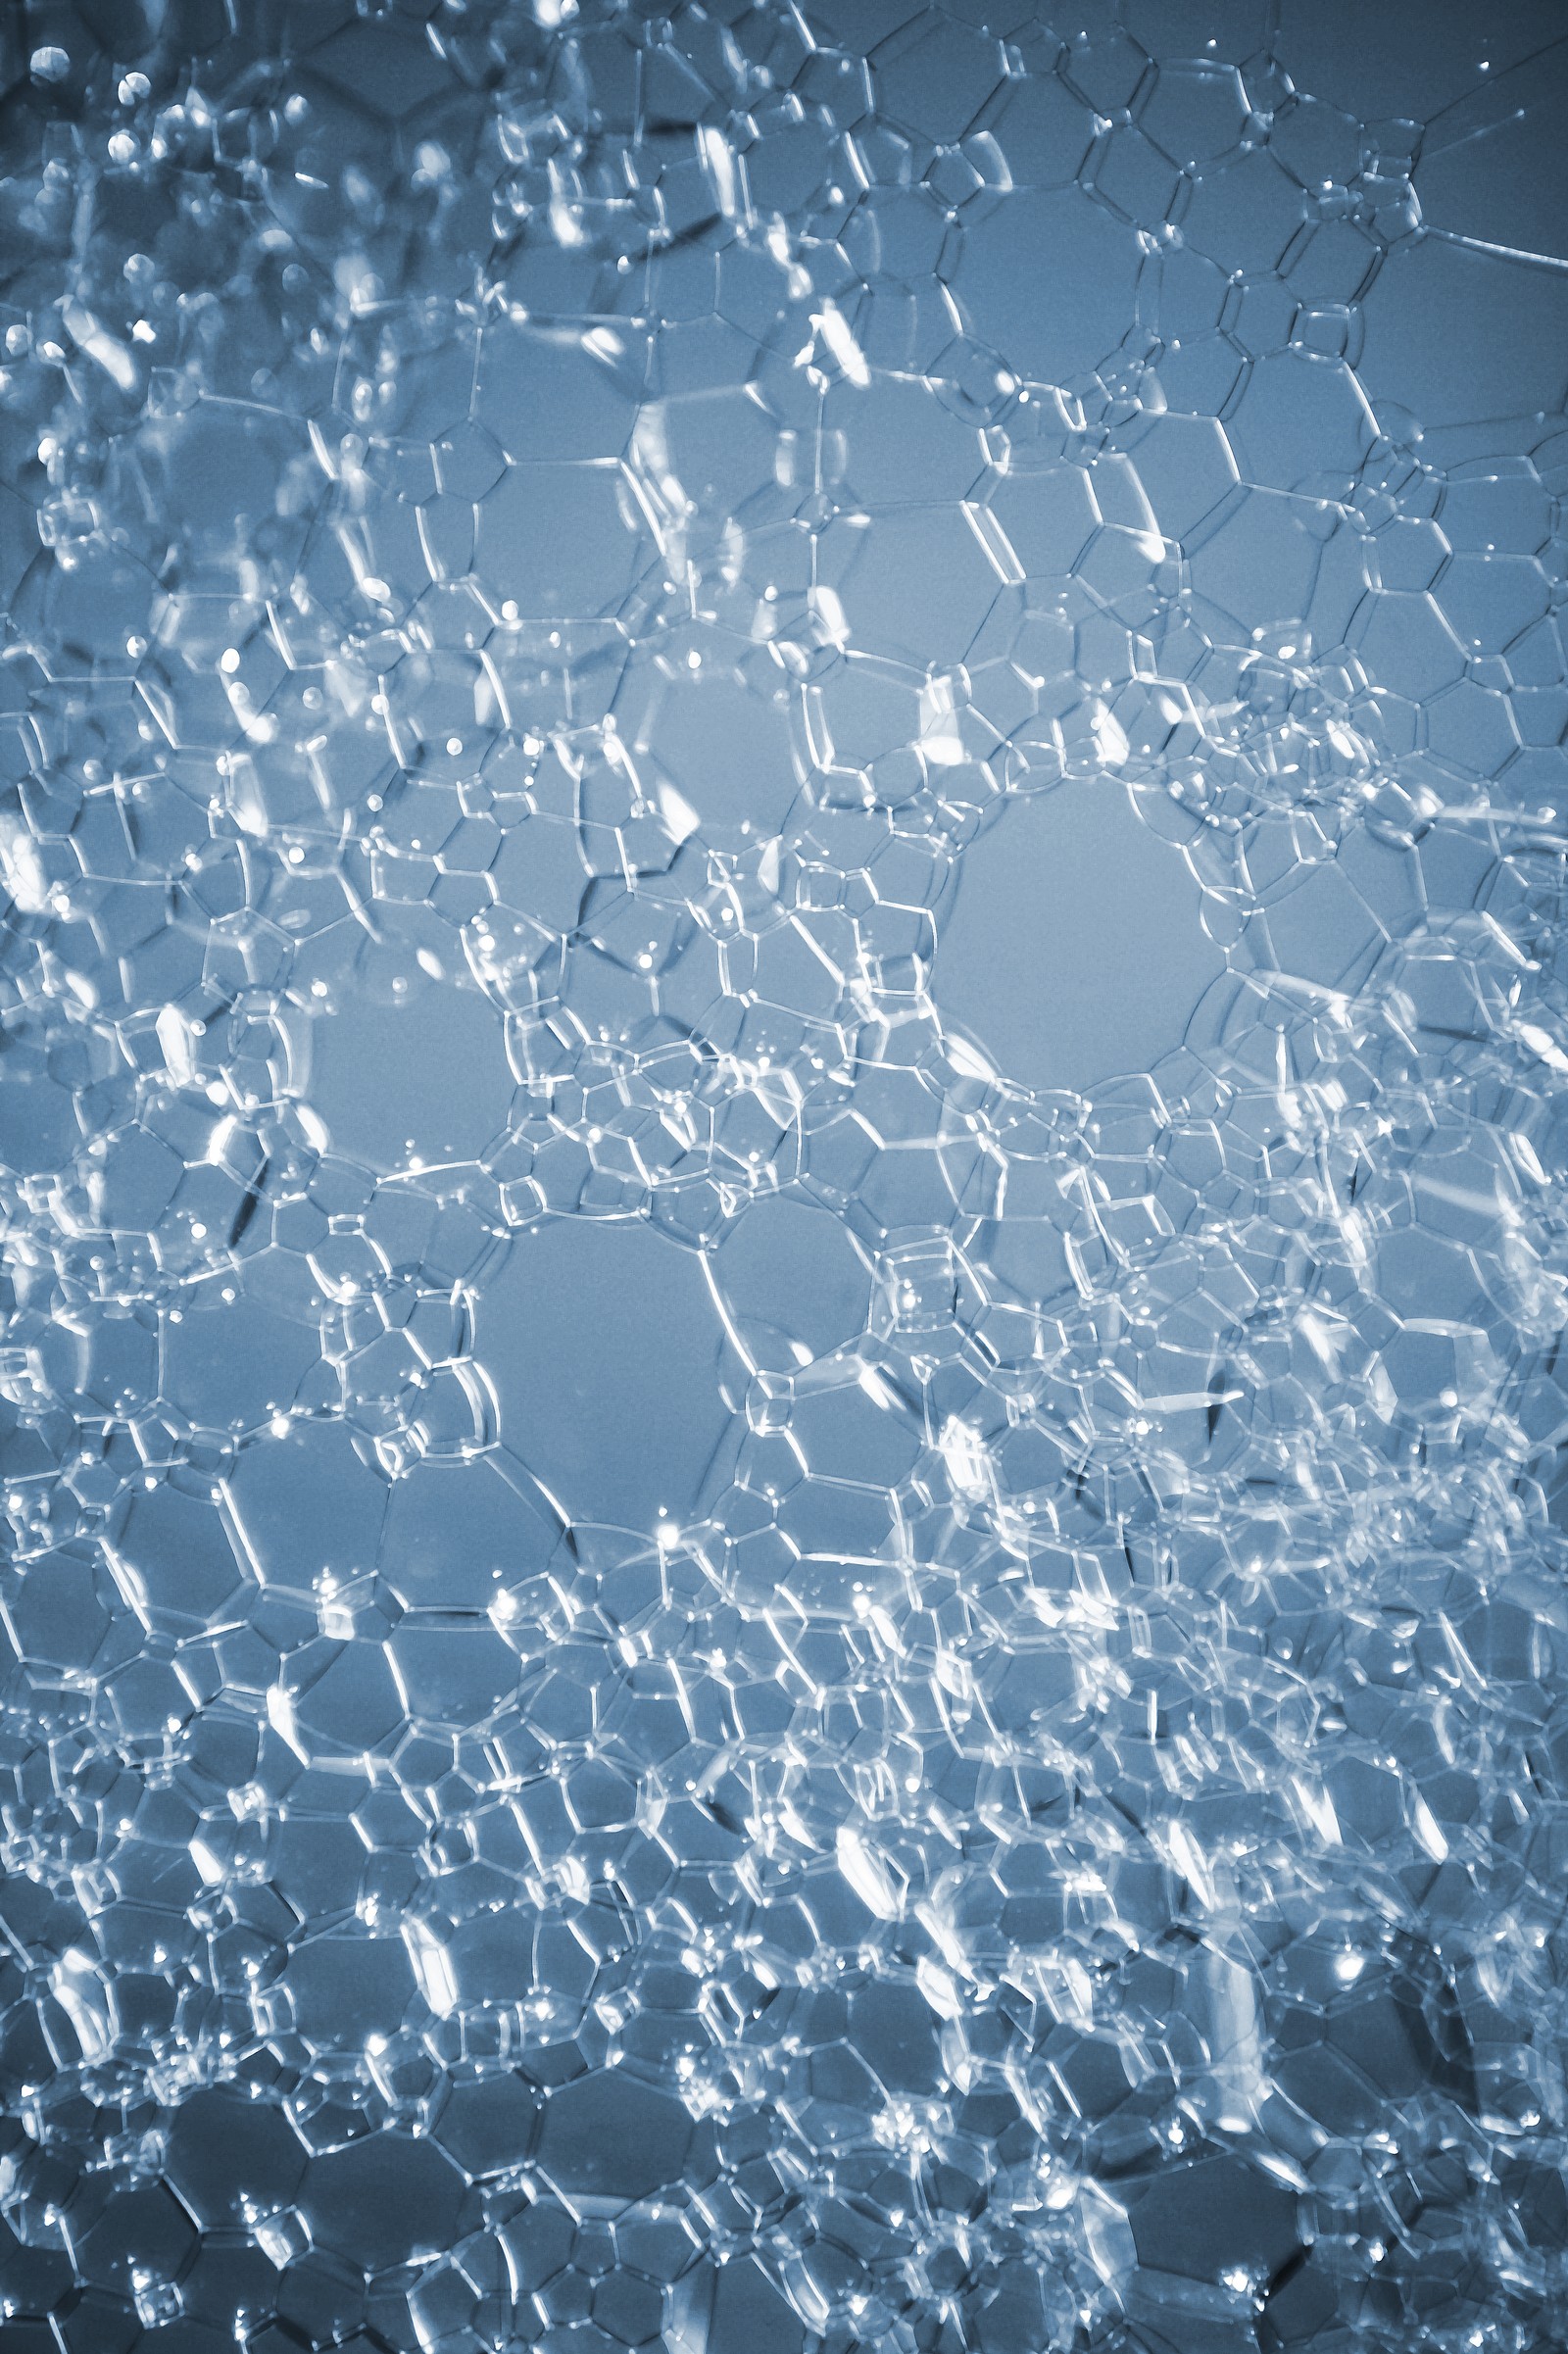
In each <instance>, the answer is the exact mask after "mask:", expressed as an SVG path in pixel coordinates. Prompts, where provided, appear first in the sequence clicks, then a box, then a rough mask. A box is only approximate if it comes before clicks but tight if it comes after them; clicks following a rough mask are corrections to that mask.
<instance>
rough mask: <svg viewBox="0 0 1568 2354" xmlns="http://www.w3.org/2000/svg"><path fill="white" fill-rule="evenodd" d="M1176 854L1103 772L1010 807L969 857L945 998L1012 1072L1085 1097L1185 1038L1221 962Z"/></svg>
mask: <svg viewBox="0 0 1568 2354" xmlns="http://www.w3.org/2000/svg"><path fill="white" fill-rule="evenodd" d="M1201 916H1202V898H1201V892H1200V890H1199V888H1198V886H1197V885H1196V884H1195V882H1194V880H1193V878H1192V875H1191V873H1190V872H1189V870H1188V868H1187V866H1186V865H1185V863H1184V862H1183V859H1182V858H1181V855H1180V853H1179V852H1178V851H1177V850H1176V849H1175V848H1174V847H1172V846H1171V845H1169V844H1167V843H1163V842H1161V841H1160V840H1159V839H1158V838H1157V837H1156V836H1155V835H1153V834H1152V833H1151V832H1150V831H1149V830H1148V829H1147V828H1146V827H1145V826H1144V825H1143V824H1142V823H1141V821H1140V819H1139V817H1138V815H1137V813H1136V810H1135V808H1134V805H1133V804H1132V802H1131V801H1130V799H1129V797H1128V795H1127V794H1126V793H1125V791H1124V790H1123V789H1122V788H1121V787H1120V786H1119V785H1117V784H1116V783H1115V782H1113V781H1111V780H1109V779H1106V780H1104V781H1103V782H1100V783H1096V784H1073V785H1063V786H1059V787H1057V788H1056V790H1055V791H1054V793H1051V794H1048V795H1047V796H1045V797H1044V798H1042V799H1039V800H1029V801H1020V802H1019V803H1017V804H1016V805H1015V806H1014V807H1012V808H1009V809H1007V810H1006V811H1005V814H1004V816H1003V817H1002V819H1001V821H1000V822H999V823H998V824H996V825H995V826H994V827H993V828H992V830H991V832H990V833H988V834H983V835H981V837H980V838H979V840H978V841H977V842H976V843H975V845H974V847H973V849H972V850H971V851H970V852H969V854H968V856H967V857H966V858H965V861H964V865H963V869H962V873H961V879H960V885H959V892H958V898H957V902H956V907H955V908H954V911H953V913H952V915H951V916H950V917H949V919H948V921H947V924H946V927H945V929H944V931H943V935H942V942H941V948H940V951H939V955H938V961H937V974H936V990H937V995H938V1001H939V1003H940V1004H941V1005H943V1006H944V1007H945V1009H947V1010H948V1011H950V1012H951V1013H952V1014H953V1015H954V1016H955V1017H956V1019H958V1020H959V1021H962V1022H964V1023H965V1024H966V1025H967V1026H969V1027H971V1028H972V1029H973V1031H974V1034H975V1035H976V1037H977V1038H978V1039H979V1040H980V1041H981V1042H982V1044H983V1046H985V1047H986V1048H987V1049H989V1051H990V1053H991V1054H992V1055H993V1056H994V1057H995V1059H996V1064H997V1066H998V1067H999V1068H1000V1069H1001V1070H1002V1071H1004V1072H1005V1074H1006V1075H1007V1076H1008V1077H1009V1078H1012V1079H1014V1080H1015V1081H1017V1082H1018V1083H1020V1084H1022V1085H1025V1086H1029V1087H1034V1088H1042V1089H1069V1090H1072V1091H1074V1092H1078V1093H1083V1094H1092V1093H1093V1092H1094V1089H1095V1087H1096V1085H1097V1083H1099V1082H1100V1081H1102V1080H1104V1079H1108V1078H1111V1077H1113V1076H1115V1075H1117V1074H1118V1073H1120V1072H1124V1071H1134V1070H1139V1069H1145V1068H1149V1067H1150V1066H1152V1064H1154V1063H1156V1062H1157V1061H1159V1060H1160V1058H1161V1057H1162V1056H1163V1055H1165V1054H1169V1053H1170V1052H1171V1051H1172V1050H1173V1049H1175V1048H1177V1047H1179V1046H1180V1045H1181V1043H1182V1041H1183V1040H1184V1038H1185V1037H1186V1035H1187V1032H1188V1027H1189V1024H1190V1023H1191V1021H1192V1018H1193V1015H1194V1013H1195V1011H1196V1010H1197V1007H1198V1005H1199V1001H1200V1000H1201V997H1202V996H1203V994H1204V992H1205V991H1206V990H1207V989H1208V988H1209V987H1210V986H1211V985H1212V983H1213V982H1214V981H1215V980H1216V979H1217V978H1218V976H1219V975H1220V974H1221V973H1222V972H1223V971H1224V969H1225V961H1224V957H1223V956H1222V954H1221V952H1220V951H1219V950H1218V949H1217V948H1216V947H1215V945H1214V943H1213V941H1212V940H1211V939H1209V938H1208V936H1207V935H1206V934H1205V932H1204V930H1203V927H1202V921H1201Z"/></svg>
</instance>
